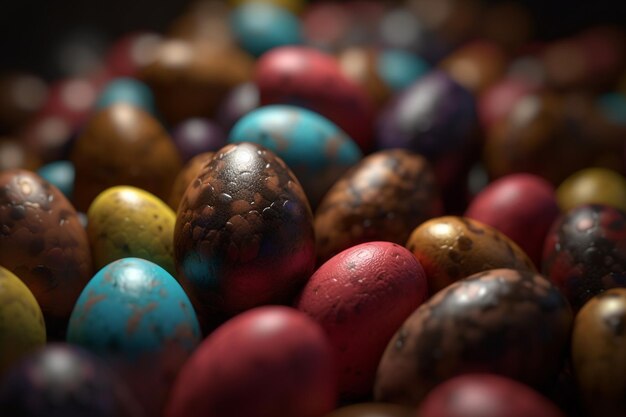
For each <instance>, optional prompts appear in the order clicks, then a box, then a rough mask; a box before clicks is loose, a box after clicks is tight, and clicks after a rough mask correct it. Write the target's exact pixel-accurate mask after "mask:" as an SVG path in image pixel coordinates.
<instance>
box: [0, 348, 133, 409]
mask: <svg viewBox="0 0 626 417" xmlns="http://www.w3.org/2000/svg"><path fill="white" fill-rule="evenodd" d="M0 410H2V411H3V415H7V416H24V417H84V416H90V417H141V416H143V412H142V411H141V408H139V405H138V404H137V402H136V401H135V400H134V398H133V397H132V395H131V394H130V392H129V390H128V387H127V386H126V385H125V384H124V382H123V381H122V380H120V379H119V377H118V376H117V375H114V374H113V372H112V370H111V369H110V368H109V367H108V366H107V365H106V364H105V363H104V362H103V361H102V360H101V359H99V358H98V357H97V356H94V355H92V354H90V353H89V352H87V351H85V350H83V349H81V348H79V347H77V346H70V345H66V344H62V343H54V344H50V345H47V346H46V347H45V348H42V349H40V350H38V351H36V352H33V353H31V354H29V355H28V356H26V357H25V358H24V359H23V360H22V361H20V362H19V363H18V364H16V365H15V366H14V367H13V368H11V370H10V372H9V373H8V374H7V375H6V377H5V378H4V380H3V381H2V382H1V383H0ZM5 412H6V413H7V414H4V413H5Z"/></svg>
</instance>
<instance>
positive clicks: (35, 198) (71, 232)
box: [0, 170, 92, 339]
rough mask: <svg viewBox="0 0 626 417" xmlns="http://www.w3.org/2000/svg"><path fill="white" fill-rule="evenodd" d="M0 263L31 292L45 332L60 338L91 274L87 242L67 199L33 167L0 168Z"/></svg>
mask: <svg viewBox="0 0 626 417" xmlns="http://www.w3.org/2000/svg"><path fill="white" fill-rule="evenodd" d="M0 265H2V266H4V267H5V268H7V269H8V270H9V271H11V272H13V273H14V274H15V275H16V276H18V277H19V278H20V279H21V280H22V281H23V282H24V283H25V284H26V286H27V287H28V288H29V289H30V291H31V292H32V293H33V295H34V296H35V298H36V299H37V302H38V303H39V305H40V307H41V310H42V312H43V314H44V319H45V321H46V329H47V333H48V336H49V337H51V338H53V339H54V338H59V337H61V338H62V337H64V334H65V328H66V326H67V320H68V318H69V316H70V313H71V311H72V307H73V306H74V303H75V302H76V299H77V298H78V295H79V294H80V292H81V291H82V289H83V287H84V286H85V285H86V284H87V281H88V280H89V278H90V277H91V274H92V264H91V253H90V251H89V241H88V239H87V233H85V229H84V228H83V226H82V225H81V224H80V222H79V220H78V215H77V214H76V210H74V207H72V205H71V204H70V202H69V201H67V199H66V198H65V196H63V194H62V193H61V192H60V191H59V190H58V189H57V188H56V187H54V186H53V185H51V184H50V183H48V182H47V181H45V180H43V179H42V178H41V177H39V176H38V175H36V174H35V173H33V172H30V171H24V170H8V171H3V172H2V173H0Z"/></svg>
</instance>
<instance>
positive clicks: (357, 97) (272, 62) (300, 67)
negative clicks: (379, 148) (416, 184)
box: [254, 46, 374, 151]
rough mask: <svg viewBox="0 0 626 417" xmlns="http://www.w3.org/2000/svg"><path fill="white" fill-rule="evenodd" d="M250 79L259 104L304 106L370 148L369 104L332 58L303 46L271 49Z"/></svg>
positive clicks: (260, 61)
mask: <svg viewBox="0 0 626 417" xmlns="http://www.w3.org/2000/svg"><path fill="white" fill-rule="evenodd" d="M254 81H255V83H256V84H257V86H258V88H259V94H260V98H261V104H262V105H268V104H293V105H297V106H302V107H306V108H308V109H310V110H313V111H314V112H316V113H319V114H321V115H323V116H325V117H327V118H328V119H330V120H331V121H333V122H335V123H336V124H337V125H338V126H339V127H340V128H341V129H342V130H344V131H345V132H346V133H347V134H348V135H349V136H350V137H351V138H352V139H354V140H355V141H356V143H357V144H358V145H359V147H360V148H361V150H363V151H369V150H370V149H371V147H372V134H373V131H372V125H371V120H372V119H373V116H374V113H373V112H374V107H373V103H372V102H371V100H370V99H369V97H368V96H367V94H366V93H365V91H363V90H362V89H361V88H360V87H359V86H358V85H357V84H355V83H354V82H352V81H351V80H349V79H348V78H347V77H346V76H345V75H344V74H343V73H342V71H341V69H340V67H339V64H338V63H337V60H336V59H335V58H334V57H332V56H330V55H327V54H325V53H323V52H320V51H318V50H316V49H313V48H309V47H303V46H302V47H298V46H284V47H280V48H274V49H272V50H271V51H269V52H267V53H265V54H263V56H261V57H260V58H259V60H258V62H257V66H256V69H255V73H254Z"/></svg>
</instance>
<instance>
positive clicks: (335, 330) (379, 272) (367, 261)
mask: <svg viewBox="0 0 626 417" xmlns="http://www.w3.org/2000/svg"><path fill="white" fill-rule="evenodd" d="M427 292H428V284H427V281H426V275H425V274H424V270H423V268H422V266H421V265H420V264H419V262H417V260H416V259H415V257H413V255H412V254H411V252H409V251H408V250H406V249H405V248H404V247H402V246H399V245H397V244H395V243H391V242H368V243H363V244H360V245H357V246H354V247H352V248H349V249H346V250H345V251H343V252H341V253H339V254H338V255H336V256H334V257H333V258H331V259H330V260H329V261H328V262H326V263H324V264H323V265H322V266H321V267H320V268H319V269H318V270H317V271H315V273H314V274H313V275H312V276H311V278H310V279H309V281H308V282H307V284H306V286H305V287H304V289H303V290H302V293H301V294H300V296H299V298H298V300H297V302H296V304H295V306H296V308H298V309H299V310H300V311H303V312H304V313H306V314H307V315H309V316H310V317H311V318H313V319H314V320H315V321H317V322H318V323H319V324H320V325H321V326H322V327H323V328H324V330H325V331H326V334H327V335H328V338H329V340H330V342H331V344H332V345H333V348H334V354H335V363H336V366H337V373H338V381H339V394H340V395H341V396H342V397H343V398H351V399H355V398H369V397H371V394H372V388H373V385H374V377H375V376H376V368H377V367H378V362H379V361H380V358H381V357H382V355H383V352H384V350H385V347H386V346H387V343H388V342H389V340H390V339H391V337H392V336H393V334H394V333H395V331H396V330H398V328H399V327H400V325H401V324H402V323H403V322H404V320H406V318H407V317H408V316H409V315H410V314H411V313H412V312H413V311H414V310H415V309H416V308H417V307H419V305H420V304H421V303H422V302H423V301H424V300H426V297H427V295H428V294H427Z"/></svg>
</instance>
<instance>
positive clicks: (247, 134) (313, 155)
mask: <svg viewBox="0 0 626 417" xmlns="http://www.w3.org/2000/svg"><path fill="white" fill-rule="evenodd" d="M228 141H229V142H230V143H239V142H253V143H257V144H259V145H261V146H264V147H266V148H267V149H269V150H271V151H272V152H274V153H276V155H278V156H279V157H280V158H281V159H282V160H283V161H285V163H286V164H287V165H288V166H289V167H290V168H291V170H292V171H293V172H294V174H296V176H297V177H298V180H299V181H300V184H302V188H304V192H305V193H306V195H307V197H308V199H309V202H310V203H311V205H312V206H313V207H316V206H317V204H318V202H319V201H320V199H321V198H322V196H323V195H324V194H325V193H326V191H328V189H329V188H330V187H331V186H332V185H333V184H334V183H335V181H337V179H338V178H339V177H340V176H341V175H342V174H344V173H345V172H346V171H347V170H348V169H349V168H350V167H351V166H353V165H354V164H356V163H357V162H358V161H359V160H360V159H361V156H362V155H361V151H360V150H359V147H358V146H357V145H356V143H354V141H353V140H352V139H351V138H350V137H348V136H347V135H346V134H345V133H344V132H343V131H342V130H341V129H339V128H338V127H337V125H335V124H334V123H333V122H331V121H330V120H328V119H326V118H325V117H324V116H321V115H319V114H317V113H314V112H312V111H309V110H306V109H303V108H300V107H296V106H285V105H273V106H264V107H261V108H260V109H257V110H254V111H252V112H250V113H248V114H247V115H245V116H244V117H243V118H241V119H240V120H239V121H238V122H237V123H236V124H235V126H234V127H233V128H232V130H231V131H230V137H229V139H228Z"/></svg>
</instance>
